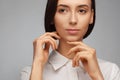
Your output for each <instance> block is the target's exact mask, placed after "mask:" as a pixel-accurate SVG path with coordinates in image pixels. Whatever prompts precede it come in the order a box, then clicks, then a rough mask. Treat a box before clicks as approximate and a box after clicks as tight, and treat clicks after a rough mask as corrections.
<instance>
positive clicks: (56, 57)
mask: <svg viewBox="0 0 120 80" xmlns="http://www.w3.org/2000/svg"><path fill="white" fill-rule="evenodd" d="M48 61H49V63H50V64H52V66H53V68H54V70H58V69H59V68H61V67H62V66H64V65H65V64H66V63H67V62H68V61H69V59H67V58H66V57H64V56H63V55H61V54H60V53H59V52H57V51H52V52H51V54H50V57H49V60H48Z"/></svg>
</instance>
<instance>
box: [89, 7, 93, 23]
mask: <svg viewBox="0 0 120 80" xmlns="http://www.w3.org/2000/svg"><path fill="white" fill-rule="evenodd" d="M93 17H94V10H93V9H92V11H91V17H90V24H92V23H93Z"/></svg>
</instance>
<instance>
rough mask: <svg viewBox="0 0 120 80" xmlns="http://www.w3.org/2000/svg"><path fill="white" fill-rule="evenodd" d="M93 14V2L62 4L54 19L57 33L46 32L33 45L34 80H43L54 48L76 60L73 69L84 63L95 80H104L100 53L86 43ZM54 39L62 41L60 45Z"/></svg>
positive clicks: (68, 0) (73, 0) (65, 1)
mask: <svg viewBox="0 0 120 80" xmlns="http://www.w3.org/2000/svg"><path fill="white" fill-rule="evenodd" d="M78 2H79V3H78ZM93 14H94V10H92V9H91V0H59V1H58V6H57V11H56V14H55V17H54V24H55V26H56V32H48V33H45V34H43V35H42V36H40V37H39V38H37V39H35V40H34V42H33V46H34V58H33V64H32V72H31V77H30V80H43V79H42V76H43V68H44V66H45V63H46V62H47V60H48V57H49V48H50V46H52V49H53V50H57V51H58V52H59V53H60V54H61V55H63V56H65V57H66V58H69V59H72V63H73V64H72V66H73V67H77V66H79V61H81V62H82V64H83V66H84V68H85V70H86V71H87V72H88V74H89V75H90V77H91V79H92V80H104V79H103V75H102V73H101V71H100V68H99V65H98V61H97V57H96V50H95V49H94V48H91V47H90V46H88V45H86V44H85V43H84V42H83V36H84V35H85V33H86V31H87V29H88V25H89V24H91V23H93ZM53 37H54V38H56V39H57V40H59V44H58V45H57V43H56V40H55V39H54V38H53ZM43 46H44V47H43ZM66 46H67V47H66Z"/></svg>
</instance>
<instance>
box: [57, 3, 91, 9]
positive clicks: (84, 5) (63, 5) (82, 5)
mask: <svg viewBox="0 0 120 80" xmlns="http://www.w3.org/2000/svg"><path fill="white" fill-rule="evenodd" d="M59 6H62V7H69V6H68V5H65V4H59V5H58V7H59ZM77 7H80V8H81V7H87V8H89V6H88V5H86V4H81V5H78V6H77Z"/></svg>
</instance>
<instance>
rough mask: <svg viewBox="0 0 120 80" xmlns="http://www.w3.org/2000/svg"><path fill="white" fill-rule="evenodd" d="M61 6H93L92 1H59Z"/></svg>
mask: <svg viewBox="0 0 120 80" xmlns="http://www.w3.org/2000/svg"><path fill="white" fill-rule="evenodd" d="M59 4H66V5H70V6H72V5H88V6H91V0H58V5H59Z"/></svg>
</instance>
